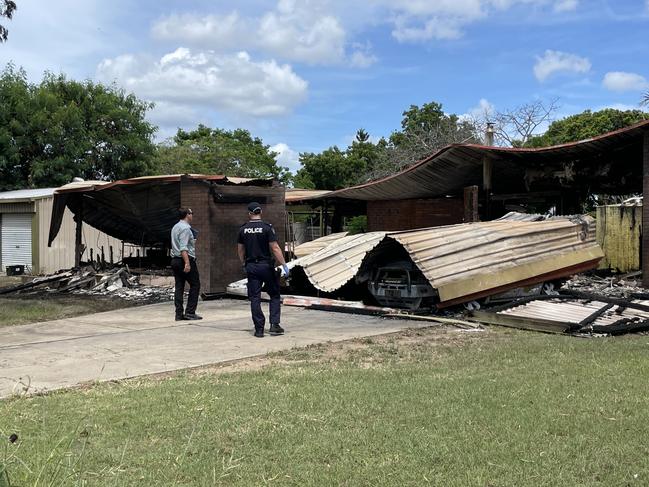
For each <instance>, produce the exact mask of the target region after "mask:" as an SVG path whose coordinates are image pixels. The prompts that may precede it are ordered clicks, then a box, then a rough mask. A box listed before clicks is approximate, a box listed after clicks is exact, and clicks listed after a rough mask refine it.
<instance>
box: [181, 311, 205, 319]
mask: <svg viewBox="0 0 649 487" xmlns="http://www.w3.org/2000/svg"><path fill="white" fill-rule="evenodd" d="M185 319H186V320H202V319H203V317H202V316H198V315H197V314H196V313H185Z"/></svg>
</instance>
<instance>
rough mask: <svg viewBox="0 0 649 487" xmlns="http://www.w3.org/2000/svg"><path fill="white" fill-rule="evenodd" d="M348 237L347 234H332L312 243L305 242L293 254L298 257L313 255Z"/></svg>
mask: <svg viewBox="0 0 649 487" xmlns="http://www.w3.org/2000/svg"><path fill="white" fill-rule="evenodd" d="M346 236H347V232H340V233H332V234H331V235H327V236H325V237H320V238H317V239H315V240H311V241H310V242H305V243H303V244H302V245H298V246H297V247H295V249H294V250H293V253H294V254H295V256H296V257H306V256H307V255H311V254H313V253H314V252H317V251H318V250H322V249H324V248H325V247H327V246H328V245H331V244H332V243H334V242H335V241H336V240H340V239H341V238H343V237H346Z"/></svg>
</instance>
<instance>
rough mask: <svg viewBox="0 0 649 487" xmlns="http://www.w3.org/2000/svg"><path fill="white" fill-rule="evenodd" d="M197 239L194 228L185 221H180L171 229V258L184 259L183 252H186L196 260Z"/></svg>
mask: <svg viewBox="0 0 649 487" xmlns="http://www.w3.org/2000/svg"><path fill="white" fill-rule="evenodd" d="M195 242H196V239H195V238H194V234H193V233H192V227H191V225H190V224H189V223H187V222H186V221H184V220H180V221H179V222H178V223H176V224H175V225H174V227H173V228H172V229H171V257H182V254H181V252H182V251H183V250H186V251H187V253H188V254H189V256H190V257H193V258H194V259H195V258H196V247H195Z"/></svg>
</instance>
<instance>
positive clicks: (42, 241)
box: [34, 197, 128, 274]
mask: <svg viewBox="0 0 649 487" xmlns="http://www.w3.org/2000/svg"><path fill="white" fill-rule="evenodd" d="M53 203H54V198H52V197H50V198H42V199H39V200H36V202H35V205H36V213H37V215H38V237H37V238H38V269H34V273H38V274H50V273H52V272H56V271H58V270H60V269H70V268H71V267H74V241H75V231H76V223H75V222H74V216H73V214H72V212H71V211H70V210H69V209H67V208H66V209H65V214H64V215H63V221H62V222H61V229H60V231H59V234H58V235H57V236H56V238H55V239H54V242H52V246H51V247H48V246H47V239H48V237H49V234H50V221H51V220H52V205H53ZM34 237H36V236H34ZM81 238H82V242H83V243H84V244H85V246H86V250H85V252H84V254H83V257H82V260H84V261H88V260H89V259H90V249H91V248H92V249H93V253H94V256H95V259H96V258H97V256H98V255H99V256H100V255H101V248H102V246H103V248H104V255H105V257H106V261H108V260H109V256H110V247H111V246H112V247H113V260H114V262H118V261H119V260H121V259H122V241H121V240H118V239H116V238H113V237H110V236H108V235H106V234H105V233H103V232H100V231H99V230H97V229H96V228H93V227H91V226H90V225H88V224H87V223H84V224H83V233H82V237H81ZM127 255H128V252H127Z"/></svg>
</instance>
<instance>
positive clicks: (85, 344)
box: [0, 300, 429, 397]
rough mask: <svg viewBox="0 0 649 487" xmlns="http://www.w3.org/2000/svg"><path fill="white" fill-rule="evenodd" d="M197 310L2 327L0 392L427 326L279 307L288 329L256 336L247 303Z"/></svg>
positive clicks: (164, 308) (142, 310)
mask: <svg viewBox="0 0 649 487" xmlns="http://www.w3.org/2000/svg"><path fill="white" fill-rule="evenodd" d="M198 311H199V314H201V315H202V316H203V318H204V319H203V320H201V321H178V322H177V321H174V319H173V316H174V312H173V304H171V303H164V304H156V305H151V306H143V307H139V308H129V309H123V310H117V311H109V312H105V313H97V314H93V315H86V316H79V317H77V318H69V319H65V320H57V321H48V322H42V323H34V324H30V325H22V326H10V327H6V328H0V397H7V396H9V395H12V394H16V393H24V392H28V393H37V392H44V391H50V390H54V389H60V388H64V387H70V386H75V385H78V384H83V383H86V382H89V381H106V380H113V379H123V378H127V377H134V376H138V375H145V374H154V373H159V372H166V371H171V370H178V369H183V368H189V367H197V366H201V365H207V364H215V363H219V362H226V361H230V360H235V359H242V358H246V357H251V356H255V355H262V354H265V353H268V352H272V351H279V350H287V349H290V348H294V347H303V346H306V345H310V344H314V343H322V342H329V341H333V342H335V341H341V340H348V339H350V338H356V337H364V336H372V335H380V334H383V333H392V332H396V331H399V330H403V329H405V328H421V327H426V326H429V324H428V323H425V322H420V321H411V320H389V319H384V318H379V317H373V316H361V315H350V314H342V313H330V312H325V311H313V310H307V309H303V308H295V307H288V306H285V307H283V308H282V326H283V327H284V328H285V329H286V334H285V335H283V336H274V337H271V336H268V335H267V336H266V337H264V338H263V339H258V338H254V337H253V336H252V322H251V320H250V312H249V307H248V302H247V301H239V300H221V301H208V302H201V303H199V310H198ZM265 312H267V309H266V310H265Z"/></svg>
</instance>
